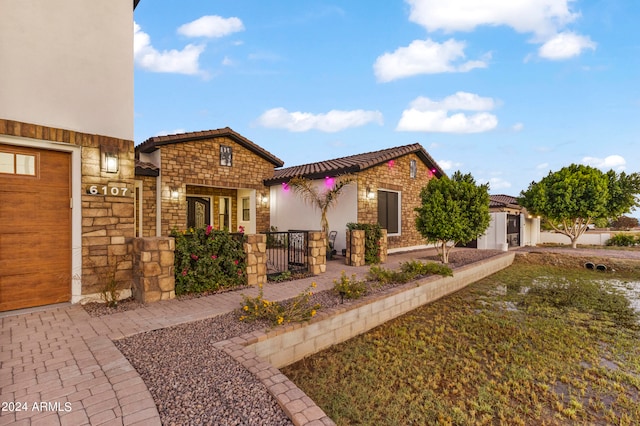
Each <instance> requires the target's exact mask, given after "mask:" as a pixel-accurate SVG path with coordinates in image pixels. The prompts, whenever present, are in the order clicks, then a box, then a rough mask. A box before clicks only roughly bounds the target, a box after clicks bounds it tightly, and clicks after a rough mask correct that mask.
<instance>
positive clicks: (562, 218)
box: [518, 164, 640, 248]
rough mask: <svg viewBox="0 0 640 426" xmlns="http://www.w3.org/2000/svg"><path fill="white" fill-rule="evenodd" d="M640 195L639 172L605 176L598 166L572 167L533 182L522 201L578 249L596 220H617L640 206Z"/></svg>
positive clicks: (608, 173)
mask: <svg viewBox="0 0 640 426" xmlns="http://www.w3.org/2000/svg"><path fill="white" fill-rule="evenodd" d="M638 194H640V174H638V173H632V174H626V173H624V172H622V173H620V174H618V173H616V172H614V171H613V170H610V171H608V172H607V173H603V172H602V171H600V170H598V169H596V168H595V167H590V166H585V165H582V164H580V165H578V164H571V165H570V166H567V167H564V168H562V169H560V170H558V171H557V172H549V174H548V175H547V176H546V177H544V178H542V179H541V180H540V182H532V183H531V184H530V185H529V188H528V189H527V190H526V191H522V192H521V193H520V197H519V198H518V202H519V203H520V205H521V206H523V207H525V208H526V209H527V210H528V211H529V213H531V214H534V215H538V216H542V217H544V218H545V219H546V220H547V223H549V224H550V225H551V227H552V228H553V229H554V230H555V231H556V232H559V233H561V234H564V235H566V236H567V237H569V239H570V240H571V246H572V247H573V248H576V247H577V244H578V238H579V237H580V236H581V235H582V234H584V233H585V231H586V230H587V227H588V226H589V224H591V223H593V222H594V221H595V220H598V219H612V218H616V217H619V216H620V215H622V214H624V213H626V212H629V211H630V210H631V209H632V208H634V207H638V206H640V203H639V199H638Z"/></svg>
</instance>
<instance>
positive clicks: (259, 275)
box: [244, 234, 267, 286]
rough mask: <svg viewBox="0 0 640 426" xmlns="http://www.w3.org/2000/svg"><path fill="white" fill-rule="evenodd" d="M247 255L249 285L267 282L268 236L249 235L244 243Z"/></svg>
mask: <svg viewBox="0 0 640 426" xmlns="http://www.w3.org/2000/svg"><path fill="white" fill-rule="evenodd" d="M244 252H245V255H246V256H247V259H246V262H247V285H254V286H255V285H261V284H265V283H266V282H267V236H266V235H265V234H256V235H247V238H246V241H245V243H244Z"/></svg>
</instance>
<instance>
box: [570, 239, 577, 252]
mask: <svg viewBox="0 0 640 426" xmlns="http://www.w3.org/2000/svg"><path fill="white" fill-rule="evenodd" d="M571 248H574V249H575V248H578V237H575V238H571Z"/></svg>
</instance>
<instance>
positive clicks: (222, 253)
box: [171, 226, 246, 295]
mask: <svg viewBox="0 0 640 426" xmlns="http://www.w3.org/2000/svg"><path fill="white" fill-rule="evenodd" d="M171 236H172V237H174V238H175V241H176V251H175V263H174V265H175V274H176V295H182V294H187V293H203V292H207V291H216V290H220V289H224V288H232V287H237V286H241V285H244V284H245V283H246V262H245V253H244V249H243V242H244V235H242V234H230V233H229V232H227V231H217V230H214V229H212V227H211V226H207V227H204V228H197V229H193V228H190V229H189V230H187V231H183V232H178V231H175V230H174V231H173V232H172V233H171Z"/></svg>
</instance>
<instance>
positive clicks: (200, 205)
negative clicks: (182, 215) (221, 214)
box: [187, 197, 211, 228]
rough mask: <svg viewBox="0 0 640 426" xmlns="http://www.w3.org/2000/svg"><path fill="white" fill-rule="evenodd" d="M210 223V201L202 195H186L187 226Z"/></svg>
mask: <svg viewBox="0 0 640 426" xmlns="http://www.w3.org/2000/svg"><path fill="white" fill-rule="evenodd" d="M207 225H211V201H209V199H208V198H202V197H187V228H202V227H205V226H207Z"/></svg>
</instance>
